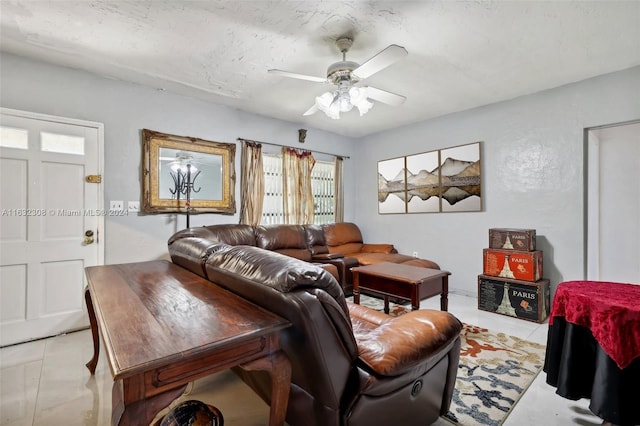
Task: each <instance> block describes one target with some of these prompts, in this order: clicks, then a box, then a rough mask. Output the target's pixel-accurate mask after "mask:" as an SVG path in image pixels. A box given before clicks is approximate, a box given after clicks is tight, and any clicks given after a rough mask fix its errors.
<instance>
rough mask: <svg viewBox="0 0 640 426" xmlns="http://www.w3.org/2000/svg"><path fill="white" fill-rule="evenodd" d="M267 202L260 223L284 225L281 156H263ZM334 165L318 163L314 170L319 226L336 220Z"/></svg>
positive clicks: (315, 221)
mask: <svg viewBox="0 0 640 426" xmlns="http://www.w3.org/2000/svg"><path fill="white" fill-rule="evenodd" d="M262 166H263V168H264V201H263V205H262V220H261V222H260V223H261V224H263V225H270V224H276V223H284V212H283V208H282V157H280V156H279V155H273V154H264V155H263V157H262ZM334 169H335V168H334V164H333V163H332V162H328V161H317V160H316V164H315V165H314V166H313V170H312V171H311V191H312V192H313V199H314V219H313V222H314V223H316V224H322V223H330V222H333V221H334V217H335V215H334V206H335V203H334V199H333V198H334V195H333V194H334V177H333V174H334Z"/></svg>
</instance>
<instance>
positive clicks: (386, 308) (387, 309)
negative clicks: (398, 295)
mask: <svg viewBox="0 0 640 426" xmlns="http://www.w3.org/2000/svg"><path fill="white" fill-rule="evenodd" d="M383 298H384V313H385V314H387V315H389V296H383Z"/></svg>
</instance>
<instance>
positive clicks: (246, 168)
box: [240, 141, 264, 226]
mask: <svg viewBox="0 0 640 426" xmlns="http://www.w3.org/2000/svg"><path fill="white" fill-rule="evenodd" d="M240 167H241V169H242V170H241V191H242V193H241V201H240V204H241V205H240V223H243V224H246V225H252V226H257V225H260V218H261V217H262V202H263V199H264V170H263V168H262V145H261V144H259V143H255V142H250V141H243V143H242V159H241V165H240Z"/></svg>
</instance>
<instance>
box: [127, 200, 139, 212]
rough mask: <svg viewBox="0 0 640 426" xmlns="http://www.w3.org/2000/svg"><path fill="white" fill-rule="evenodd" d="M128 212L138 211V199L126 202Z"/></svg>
mask: <svg viewBox="0 0 640 426" xmlns="http://www.w3.org/2000/svg"><path fill="white" fill-rule="evenodd" d="M127 210H128V211H129V213H137V212H139V211H140V201H129V202H128V203H127Z"/></svg>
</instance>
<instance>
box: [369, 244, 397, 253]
mask: <svg viewBox="0 0 640 426" xmlns="http://www.w3.org/2000/svg"><path fill="white" fill-rule="evenodd" d="M361 252H362V253H397V252H398V251H397V250H396V249H395V247H394V246H393V244H367V243H365V244H363V245H362V249H361Z"/></svg>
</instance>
